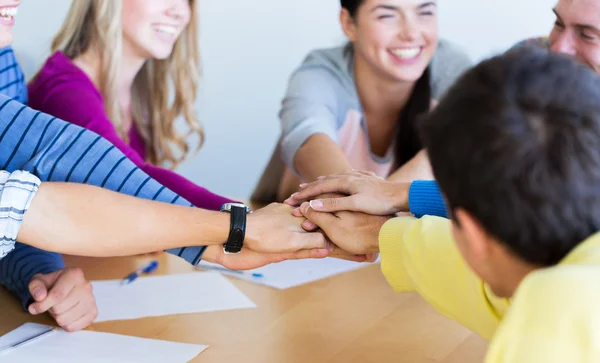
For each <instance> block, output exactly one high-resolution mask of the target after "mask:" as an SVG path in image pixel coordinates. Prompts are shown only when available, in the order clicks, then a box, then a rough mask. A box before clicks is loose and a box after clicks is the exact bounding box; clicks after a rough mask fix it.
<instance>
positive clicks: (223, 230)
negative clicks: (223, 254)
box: [194, 210, 231, 249]
mask: <svg viewBox="0 0 600 363" xmlns="http://www.w3.org/2000/svg"><path fill="white" fill-rule="evenodd" d="M199 211H202V210H199ZM203 212H204V211H203ZM210 213H211V215H210V218H203V219H199V218H198V219H196V220H197V221H198V220H200V221H202V222H200V223H197V224H196V225H195V226H196V233H195V235H196V238H195V242H194V243H195V244H196V245H197V244H198V243H197V242H198V241H204V243H202V244H205V245H207V246H211V245H215V246H219V247H220V248H221V249H222V248H223V245H224V244H225V242H227V239H228V238H229V229H230V225H231V221H230V219H231V216H230V215H229V213H223V212H210ZM200 217H202V216H200ZM207 232H208V233H207Z"/></svg>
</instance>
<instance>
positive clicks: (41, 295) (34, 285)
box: [29, 271, 60, 302]
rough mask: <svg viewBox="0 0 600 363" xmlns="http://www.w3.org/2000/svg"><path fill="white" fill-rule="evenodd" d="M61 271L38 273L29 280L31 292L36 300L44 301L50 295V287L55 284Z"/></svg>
mask: <svg viewBox="0 0 600 363" xmlns="http://www.w3.org/2000/svg"><path fill="white" fill-rule="evenodd" d="M59 272H60V271H55V272H52V273H50V274H47V275H43V274H37V275H35V276H33V277H32V278H31V281H30V282H29V293H30V294H31V296H32V297H33V299H34V300H35V301H38V302H39V301H43V300H44V299H45V298H46V296H48V289H49V288H50V287H51V286H52V285H54V282H56V279H57V278H58V274H59Z"/></svg>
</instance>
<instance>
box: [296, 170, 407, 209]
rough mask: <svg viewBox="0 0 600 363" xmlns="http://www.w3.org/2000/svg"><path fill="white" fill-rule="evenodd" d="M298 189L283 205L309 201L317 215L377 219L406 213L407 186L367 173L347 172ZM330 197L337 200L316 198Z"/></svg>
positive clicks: (320, 179) (322, 178) (321, 178)
mask: <svg viewBox="0 0 600 363" xmlns="http://www.w3.org/2000/svg"><path fill="white" fill-rule="evenodd" d="M301 189H302V190H301V191H300V192H298V193H296V194H294V195H292V196H291V197H290V198H288V199H287V200H286V201H285V204H288V205H291V206H298V205H300V204H301V203H303V202H307V201H311V206H312V208H313V209H314V210H317V211H319V212H341V211H353V212H362V213H367V214H373V215H381V216H383V215H392V214H395V213H398V212H402V211H408V190H409V189H410V184H409V183H395V182H390V181H387V180H385V179H383V178H380V177H378V176H376V175H375V174H373V173H371V172H364V171H348V172H344V173H341V174H335V175H330V176H327V177H320V178H319V179H318V180H317V181H315V182H313V183H309V184H303V185H301ZM330 193H334V194H335V195H336V196H338V197H334V198H327V197H325V198H319V196H323V195H325V194H330ZM340 195H341V196H342V197H339V196H340ZM315 198H318V199H315Z"/></svg>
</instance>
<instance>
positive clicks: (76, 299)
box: [50, 282, 98, 331]
mask: <svg viewBox="0 0 600 363" xmlns="http://www.w3.org/2000/svg"><path fill="white" fill-rule="evenodd" d="M87 284H88V285H89V286H88V285H84V286H78V288H76V289H74V290H73V291H72V292H71V294H70V295H69V297H68V298H67V299H66V300H65V301H64V302H62V303H60V304H58V305H57V306H55V307H53V308H51V309H50V314H51V315H52V316H53V317H54V319H55V320H56V323H57V324H58V325H59V326H60V327H62V328H64V329H65V330H67V331H75V330H79V329H82V328H85V327H87V326H88V325H89V324H91V323H92V322H93V321H94V319H95V318H96V316H97V314H98V310H97V308H96V301H95V299H94V295H93V294H92V288H91V284H90V283H89V282H88V283H87Z"/></svg>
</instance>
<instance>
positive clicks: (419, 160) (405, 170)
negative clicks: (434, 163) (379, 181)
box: [388, 150, 433, 183]
mask: <svg viewBox="0 0 600 363" xmlns="http://www.w3.org/2000/svg"><path fill="white" fill-rule="evenodd" d="M431 179H433V172H432V171H431V166H430V165H429V158H428V157H427V152H426V151H425V150H421V151H420V152H419V153H418V154H417V155H415V157H414V158H412V159H411V160H409V161H408V162H407V163H405V164H404V165H402V166H401V167H400V168H399V169H398V170H396V171H395V172H394V173H393V174H392V175H390V176H389V177H388V180H389V181H394V182H404V183H410V182H412V181H413V180H431Z"/></svg>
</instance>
